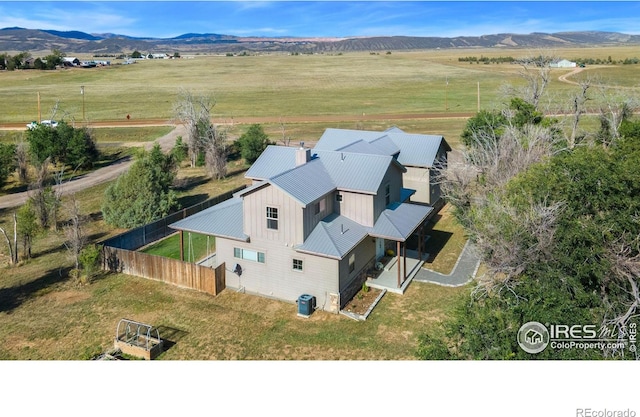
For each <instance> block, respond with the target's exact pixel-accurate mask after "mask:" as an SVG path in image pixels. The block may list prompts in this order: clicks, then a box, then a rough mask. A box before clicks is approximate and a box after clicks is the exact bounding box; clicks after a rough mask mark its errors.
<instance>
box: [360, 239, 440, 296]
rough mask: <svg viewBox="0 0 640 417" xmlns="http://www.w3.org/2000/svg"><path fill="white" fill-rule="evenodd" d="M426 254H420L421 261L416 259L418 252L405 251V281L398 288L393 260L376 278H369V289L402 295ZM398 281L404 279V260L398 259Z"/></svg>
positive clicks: (395, 261)
mask: <svg viewBox="0 0 640 417" xmlns="http://www.w3.org/2000/svg"><path fill="white" fill-rule="evenodd" d="M428 256H429V255H428V254H422V259H419V258H418V252H417V251H412V250H407V262H406V264H407V279H406V280H404V282H402V284H401V285H400V287H399V288H398V261H397V258H394V260H393V263H391V262H390V263H389V265H388V266H387V267H386V268H385V269H384V270H383V271H382V272H381V273H380V275H378V277H377V278H369V279H368V280H367V285H368V286H369V287H371V288H377V289H380V290H387V291H389V292H392V293H396V294H404V292H405V291H406V289H407V287H408V286H409V284H410V283H411V280H413V278H414V277H415V276H416V274H417V273H418V272H419V271H420V269H421V267H422V264H424V259H427V258H428ZM399 263H400V264H401V265H400V279H403V278H404V260H403V258H402V257H401V258H400V262H399Z"/></svg>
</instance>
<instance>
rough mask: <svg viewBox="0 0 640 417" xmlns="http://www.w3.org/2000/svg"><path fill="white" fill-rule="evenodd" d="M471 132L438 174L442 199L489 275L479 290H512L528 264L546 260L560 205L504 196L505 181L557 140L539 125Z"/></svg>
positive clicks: (544, 154) (549, 149)
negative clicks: (458, 152) (451, 207)
mask: <svg viewBox="0 0 640 417" xmlns="http://www.w3.org/2000/svg"><path fill="white" fill-rule="evenodd" d="M502 129H503V131H502V132H501V134H500V135H499V139H496V137H495V136H494V135H495V132H491V131H486V130H480V131H476V132H472V138H471V139H472V141H473V143H472V146H469V147H468V148H467V149H466V150H464V151H462V152H461V157H460V158H458V159H459V160H458V161H451V162H449V163H448V164H447V165H446V166H443V167H442V168H441V169H439V171H438V181H439V182H440V185H441V189H442V192H443V196H444V197H445V198H446V199H447V201H449V202H450V203H452V204H453V205H454V207H455V208H456V211H455V213H456V216H457V218H458V220H460V222H461V224H462V225H463V226H464V227H465V228H466V229H467V230H468V231H469V232H470V235H471V236H472V237H473V239H474V242H475V246H476V249H477V251H478V252H479V254H480V255H481V257H482V259H483V260H484V262H485V263H486V264H487V266H488V268H489V272H490V273H489V274H488V275H487V276H489V277H491V278H490V279H489V280H486V281H484V282H482V285H481V286H482V287H483V291H490V290H491V291H493V290H495V288H500V289H501V288H510V289H511V288H512V284H513V283H514V282H515V280H514V279H515V278H516V277H518V276H519V275H520V274H521V273H522V271H524V270H525V269H526V268H527V267H528V266H529V265H531V264H533V263H535V262H537V261H539V260H540V259H546V258H547V257H548V256H550V255H549V253H548V249H549V248H551V247H552V245H551V242H552V240H553V238H554V230H555V224H556V221H557V219H558V216H559V214H560V212H561V210H562V207H563V205H562V203H555V202H554V203H547V202H544V201H543V202H534V201H530V202H528V203H527V202H523V203H522V204H519V205H517V206H516V205H514V204H515V203H513V202H512V201H510V200H509V199H508V198H506V197H505V193H504V190H505V186H506V184H507V182H509V180H511V179H512V178H513V177H515V176H516V175H518V174H519V173H521V172H523V171H525V170H527V169H528V168H529V167H531V166H532V165H533V164H535V163H538V162H541V161H543V160H544V159H546V158H547V157H549V156H551V155H552V154H553V153H554V152H555V150H556V149H557V148H558V146H557V145H558V141H559V138H557V137H556V135H555V134H554V132H553V131H552V130H551V129H550V128H548V127H545V126H541V125H539V124H538V125H525V126H523V127H521V128H516V127H514V126H503V127H502Z"/></svg>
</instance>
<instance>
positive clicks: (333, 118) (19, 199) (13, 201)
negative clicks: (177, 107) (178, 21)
mask: <svg viewBox="0 0 640 417" xmlns="http://www.w3.org/2000/svg"><path fill="white" fill-rule="evenodd" d="M474 114H475V113H445V114H442V113H423V114H366V115H365V114H362V116H360V115H358V116H354V115H319V116H292V117H287V118H286V119H285V122H286V123H296V122H298V123H302V122H317V123H321V122H325V123H331V122H343V121H358V120H411V119H452V118H453V119H455V118H468V117H471V116H473V115H474ZM281 121H282V119H281V118H280V117H237V118H233V117H231V118H224V117H222V118H215V122H216V123H218V124H253V123H280V122H281ZM166 125H172V124H171V122H169V121H167V120H163V119H145V120H124V121H122V120H106V121H100V122H91V126H93V127H135V126H166ZM25 128H26V126H25V124H24V123H9V124H3V125H0V129H4V130H24V129H25ZM178 136H183V137H186V129H185V127H184V126H183V125H177V126H176V128H175V129H173V130H172V131H171V132H169V133H168V134H166V135H165V136H162V137H160V138H158V139H156V140H155V142H158V143H159V144H160V146H161V147H162V149H163V150H164V151H168V150H169V149H171V147H172V146H173V145H174V144H175V141H176V138H177V137H178ZM155 142H151V143H147V144H146V145H145V146H146V147H147V148H148V149H150V148H151V147H152V146H153V144H154V143H155ZM131 163H132V160H131V159H130V158H127V159H123V160H121V161H118V162H116V163H113V164H111V165H109V166H107V167H104V168H100V169H98V170H96V171H93V172H91V173H88V174H86V175H82V176H79V177H76V178H74V179H73V180H71V181H69V182H66V183H64V184H62V193H63V194H69V193H75V192H78V191H81V190H83V189H85V188H88V187H92V186H94V185H98V184H102V183H104V182H106V181H111V180H113V179H115V178H117V177H118V175H120V174H121V173H123V172H125V171H126V170H127V169H128V168H129V166H130V165H131ZM28 197H29V196H28V193H27V192H22V193H15V194H9V195H6V196H2V197H0V210H2V209H6V208H10V207H16V206H19V205H22V204H24V202H25V201H26V200H27V198H28Z"/></svg>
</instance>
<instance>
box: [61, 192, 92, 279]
mask: <svg viewBox="0 0 640 417" xmlns="http://www.w3.org/2000/svg"><path fill="white" fill-rule="evenodd" d="M67 210H68V211H69V215H70V219H69V222H68V223H67V225H66V226H65V227H64V234H65V238H66V241H65V243H64V245H65V247H66V248H67V251H68V252H69V255H70V257H71V258H72V259H73V261H74V264H75V269H76V270H78V269H80V252H82V249H83V248H84V246H85V244H86V243H87V237H86V235H85V234H84V230H83V225H84V223H85V217H84V216H82V214H81V213H80V205H79V203H78V200H77V199H76V197H75V194H72V195H71V196H70V200H69V203H68V204H67Z"/></svg>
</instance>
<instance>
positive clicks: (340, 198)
mask: <svg viewBox="0 0 640 417" xmlns="http://www.w3.org/2000/svg"><path fill="white" fill-rule="evenodd" d="M336 201H337V202H340V201H342V194H336Z"/></svg>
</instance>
